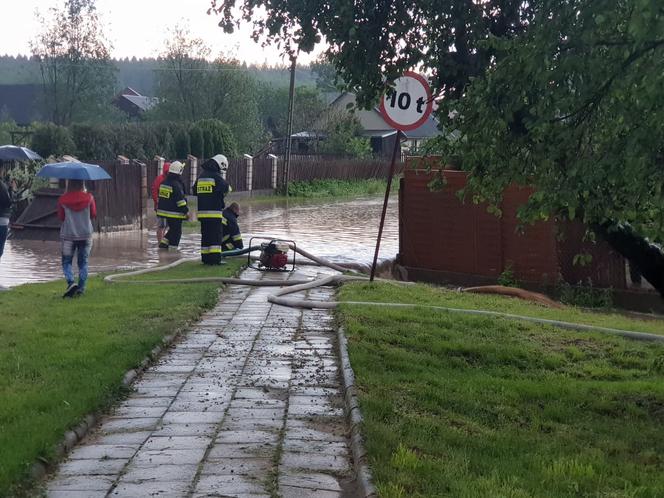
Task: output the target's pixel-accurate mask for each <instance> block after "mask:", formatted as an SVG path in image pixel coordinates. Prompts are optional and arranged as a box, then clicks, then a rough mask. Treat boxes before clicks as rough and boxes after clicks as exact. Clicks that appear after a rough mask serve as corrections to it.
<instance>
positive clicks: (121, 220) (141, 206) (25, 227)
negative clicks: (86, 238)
mask: <svg viewBox="0 0 664 498" xmlns="http://www.w3.org/2000/svg"><path fill="white" fill-rule="evenodd" d="M96 164H99V165H100V166H102V167H103V168H104V169H105V170H106V171H107V172H108V173H109V174H110V175H111V179H110V180H104V181H98V182H86V186H87V189H88V190H89V191H90V192H91V193H92V194H93V195H94V197H95V201H96V204H97V219H96V220H95V222H94V227H95V231H97V232H113V231H118V230H123V229H141V228H144V227H145V219H146V216H147V206H148V204H147V200H148V196H149V193H148V190H147V167H146V165H144V164H142V163H139V162H135V161H132V162H130V163H129V164H126V163H121V162H119V161H96ZM64 187H65V183H64V181H62V182H60V183H59V184H58V185H57V188H44V189H40V190H38V191H37V192H36V193H35V198H34V199H33V201H32V202H31V203H30V205H28V206H27V207H26V209H25V210H24V211H23V212H22V213H21V214H20V215H19V217H18V219H17V220H16V221H15V222H14V223H13V224H12V228H13V229H14V230H13V236H14V237H16V238H27V239H42V240H43V239H57V238H58V234H59V229H60V220H59V219H58V217H57V201H58V197H59V196H60V195H62V194H63V193H64V191H65V190H64Z"/></svg>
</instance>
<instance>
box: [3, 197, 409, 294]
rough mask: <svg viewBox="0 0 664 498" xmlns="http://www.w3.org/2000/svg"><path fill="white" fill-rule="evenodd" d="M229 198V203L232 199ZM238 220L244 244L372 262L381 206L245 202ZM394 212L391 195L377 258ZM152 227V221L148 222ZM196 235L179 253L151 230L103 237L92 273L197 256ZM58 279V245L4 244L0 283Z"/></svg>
mask: <svg viewBox="0 0 664 498" xmlns="http://www.w3.org/2000/svg"><path fill="white" fill-rule="evenodd" d="M232 200H233V199H232V196H231V198H230V199H229V201H232ZM238 202H239V203H240V206H241V209H242V215H241V216H240V218H239V223H240V228H241V230H242V234H243V238H244V243H245V245H247V244H248V243H249V239H250V238H251V236H266V237H275V238H283V239H291V240H294V241H295V242H296V243H297V244H298V246H300V247H301V248H303V249H305V250H307V251H309V252H311V253H313V254H315V255H317V256H322V257H325V258H328V259H330V260H333V261H337V262H356V263H370V262H371V260H372V259H373V253H374V248H375V244H376V235H377V233H378V224H379V222H380V212H381V208H382V204H383V199H382V197H381V198H369V199H352V200H344V201H338V202H330V201H329V200H325V201H304V202H286V201H275V202H261V203H255V204H243V203H242V201H241V200H239V201H238ZM397 211H398V208H397V199H396V195H393V198H392V200H391V201H390V205H389V208H388V212H387V218H386V220H385V227H384V229H383V239H382V242H381V251H380V259H387V258H393V257H395V256H396V254H397V251H398V244H399V242H398V233H399V224H398V212H397ZM150 223H151V224H152V223H153V221H152V220H151V221H150ZM199 244H200V235H199V233H198V232H192V233H185V234H184V235H183V237H182V242H181V243H180V251H179V252H178V253H172V252H171V253H168V252H164V251H159V250H158V249H157V241H156V237H155V232H154V230H150V231H143V232H141V231H131V232H119V233H113V234H101V235H99V236H97V237H96V238H95V240H94V246H93V249H92V255H91V257H90V271H91V272H102V271H112V270H122V269H129V268H141V267H146V266H153V265H156V264H160V263H161V264H164V263H167V262H170V261H174V260H176V259H179V258H180V257H182V256H183V255H184V256H196V255H198V250H199ZM57 278H62V268H61V262H60V244H59V242H53V241H34V240H8V241H7V243H6V245H5V253H4V255H3V256H2V260H0V285H3V286H8V287H11V286H15V285H20V284H23V283H27V282H43V281H47V280H53V279H57Z"/></svg>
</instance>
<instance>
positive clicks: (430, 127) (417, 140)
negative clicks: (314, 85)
mask: <svg viewBox="0 0 664 498" xmlns="http://www.w3.org/2000/svg"><path fill="white" fill-rule="evenodd" d="M355 103H356V99H355V95H354V94H352V93H349V92H344V93H342V94H340V95H339V96H337V97H336V99H334V100H333V101H332V102H331V104H330V106H329V109H328V111H327V112H326V113H325V115H324V116H322V117H321V119H319V120H318V121H317V122H316V123H315V124H314V129H317V130H320V129H324V127H325V119H326V116H329V115H330V114H333V113H342V112H353V114H354V115H355V116H357V118H358V120H359V122H360V126H361V127H362V135H363V136H364V137H367V138H369V139H370V140H371V148H372V149H373V151H374V153H376V154H379V155H389V154H391V152H392V148H393V146H394V138H395V134H396V130H395V129H394V128H392V126H390V125H389V124H387V122H386V121H385V120H384V119H383V116H382V115H381V113H380V111H379V110H378V108H376V107H374V108H373V109H354V111H351V110H349V109H353V108H354V107H355ZM441 133H442V132H441V131H440V130H439V129H438V121H436V119H435V118H434V117H429V119H427V121H425V122H424V124H422V125H421V126H420V127H418V128H416V129H414V130H411V131H408V132H405V135H406V140H405V141H403V142H402V143H401V150H402V152H407V153H408V154H416V153H417V151H418V149H419V148H420V147H421V146H422V144H423V143H424V142H425V141H426V140H427V139H429V138H433V137H436V136H438V135H440V134H441Z"/></svg>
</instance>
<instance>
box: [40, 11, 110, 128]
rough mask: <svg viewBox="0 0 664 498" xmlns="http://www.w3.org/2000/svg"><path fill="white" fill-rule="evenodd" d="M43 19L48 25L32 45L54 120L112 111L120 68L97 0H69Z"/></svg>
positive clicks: (62, 122) (61, 121) (47, 108)
mask: <svg viewBox="0 0 664 498" xmlns="http://www.w3.org/2000/svg"><path fill="white" fill-rule="evenodd" d="M39 20H40V22H41V24H42V26H43V31H42V32H41V33H39V34H38V35H37V37H36V38H35V40H34V41H33V42H32V44H31V47H32V53H33V55H34V56H35V58H36V59H37V60H38V61H39V65H40V71H41V80H42V88H43V94H44V95H43V97H44V98H43V103H44V107H45V111H46V114H47V115H48V116H49V119H50V121H52V122H53V123H55V124H58V125H68V124H70V123H72V122H73V121H77V120H86V119H90V118H94V117H97V116H99V115H100V114H106V113H110V112H111V101H112V98H113V94H114V91H115V87H116V74H115V71H116V70H115V68H114V66H113V64H112V62H111V59H110V44H109V43H108V41H107V40H106V39H105V37H104V34H103V32H102V24H101V21H100V20H99V17H98V16H97V12H96V8H95V2H94V0H65V2H64V4H63V6H62V7H61V8H52V9H50V15H49V17H48V18H44V17H43V16H39Z"/></svg>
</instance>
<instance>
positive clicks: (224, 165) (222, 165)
mask: <svg viewBox="0 0 664 498" xmlns="http://www.w3.org/2000/svg"><path fill="white" fill-rule="evenodd" d="M212 160H213V161H214V162H215V163H217V164H218V165H219V169H220V170H221V171H226V170H227V169H228V159H226V156H224V155H223V154H217V155H216V156H214V157H213V158H212Z"/></svg>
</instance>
